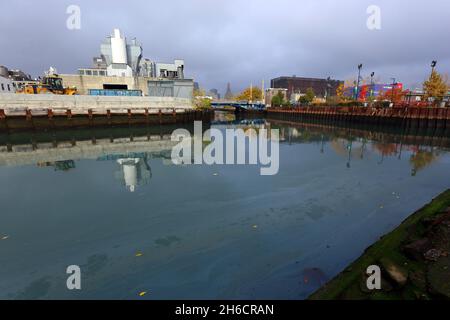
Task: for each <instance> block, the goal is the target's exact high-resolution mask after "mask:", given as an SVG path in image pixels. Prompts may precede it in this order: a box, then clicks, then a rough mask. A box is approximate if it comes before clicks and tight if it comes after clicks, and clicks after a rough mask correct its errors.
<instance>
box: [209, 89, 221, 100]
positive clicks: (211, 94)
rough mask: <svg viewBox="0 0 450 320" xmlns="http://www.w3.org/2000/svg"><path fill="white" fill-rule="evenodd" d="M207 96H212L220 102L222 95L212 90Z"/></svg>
mask: <svg viewBox="0 0 450 320" xmlns="http://www.w3.org/2000/svg"><path fill="white" fill-rule="evenodd" d="M207 95H208V96H211V97H212V98H213V99H214V100H220V93H219V90H217V89H210V90H209V92H208V93H207Z"/></svg>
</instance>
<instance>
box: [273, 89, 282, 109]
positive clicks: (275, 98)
mask: <svg viewBox="0 0 450 320" xmlns="http://www.w3.org/2000/svg"><path fill="white" fill-rule="evenodd" d="M270 104H271V105H272V107H280V106H282V105H283V104H284V96H283V94H282V93H281V92H280V91H279V92H278V93H277V94H276V95H274V96H273V97H272V101H271V103H270Z"/></svg>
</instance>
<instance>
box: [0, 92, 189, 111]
mask: <svg viewBox="0 0 450 320" xmlns="http://www.w3.org/2000/svg"><path fill="white" fill-rule="evenodd" d="M46 108H51V109H71V110H80V111H87V110H88V109H93V110H94V111H106V109H110V110H111V112H114V110H123V109H128V108H130V109H140V108H142V109H143V108H149V109H163V108H176V109H192V108H193V105H192V101H191V100H190V99H183V98H173V97H122V96H120V97H107V96H84V95H75V96H64V95H53V94H36V95H33V94H14V93H10V94H9V93H1V94H0V109H4V110H5V112H6V113H8V112H9V111H11V112H13V111H15V110H23V109H31V110H33V109H46Z"/></svg>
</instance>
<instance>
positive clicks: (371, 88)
mask: <svg viewBox="0 0 450 320" xmlns="http://www.w3.org/2000/svg"><path fill="white" fill-rule="evenodd" d="M374 75H375V72H372V73H371V74H370V97H372V96H373V91H374V90H373V76H374Z"/></svg>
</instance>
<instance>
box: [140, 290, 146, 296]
mask: <svg viewBox="0 0 450 320" xmlns="http://www.w3.org/2000/svg"><path fill="white" fill-rule="evenodd" d="M146 294H147V291H141V292H139V297H143V296H145V295H146Z"/></svg>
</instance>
